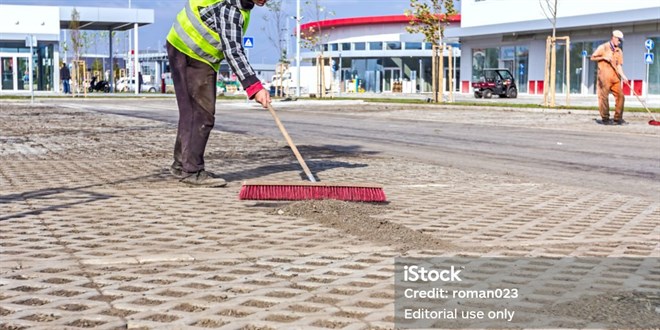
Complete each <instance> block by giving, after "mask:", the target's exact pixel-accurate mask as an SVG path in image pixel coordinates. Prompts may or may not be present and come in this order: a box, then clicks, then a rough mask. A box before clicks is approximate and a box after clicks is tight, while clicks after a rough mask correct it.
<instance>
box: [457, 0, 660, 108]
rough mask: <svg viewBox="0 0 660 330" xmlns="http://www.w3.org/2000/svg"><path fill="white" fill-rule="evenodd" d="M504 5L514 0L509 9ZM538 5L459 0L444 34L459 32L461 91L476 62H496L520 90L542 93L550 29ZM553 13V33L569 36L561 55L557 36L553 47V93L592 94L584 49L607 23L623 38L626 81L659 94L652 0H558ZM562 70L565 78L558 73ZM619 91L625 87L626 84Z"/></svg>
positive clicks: (606, 34)
mask: <svg viewBox="0 0 660 330" xmlns="http://www.w3.org/2000/svg"><path fill="white" fill-rule="evenodd" d="M511 8H516V10H515V14H513V12H512V11H511ZM547 12H548V11H547V8H546V13H547ZM546 13H544V10H543V8H542V7H541V5H540V4H539V2H538V1H521V0H462V1H461V17H462V19H461V23H460V28H458V29H452V30H450V31H447V36H449V37H453V38H459V39H460V43H461V51H462V54H463V57H462V61H461V73H462V78H461V91H462V92H464V93H470V92H472V87H471V84H470V82H471V81H474V80H476V79H478V78H479V76H480V74H481V72H482V71H483V69H486V68H498V67H499V68H508V69H509V70H510V71H511V72H512V73H513V74H514V76H515V77H516V79H517V81H518V86H519V91H520V92H521V93H528V94H542V93H543V90H544V88H545V85H546V82H545V81H544V77H545V72H544V68H545V58H546V55H545V54H546V39H547V37H548V36H550V35H552V23H551V20H550V19H549V18H548V17H547V16H546ZM557 13H558V14H557V20H556V36H557V37H569V38H570V39H569V40H570V44H569V47H568V56H567V55H566V44H565V43H563V42H560V43H559V44H558V47H557V69H556V72H555V74H556V85H555V86H556V91H557V92H558V93H566V92H567V91H569V90H570V93H571V94H595V93H596V74H597V72H596V63H595V62H592V61H590V60H589V57H590V56H591V54H592V53H593V51H594V50H595V49H596V47H598V46H599V45H600V44H602V43H604V42H607V41H609V39H610V36H611V33H612V31H613V30H621V31H623V33H624V39H625V42H624V46H623V51H624V65H623V67H624V71H625V73H626V75H627V76H628V78H629V79H630V80H631V85H632V88H633V89H634V90H635V91H636V92H637V93H638V94H646V93H648V94H652V95H653V94H655V95H658V94H660V64H659V63H658V56H659V52H658V47H657V44H658V42H660V2H658V1H648V0H627V1H614V0H580V1H574V0H558V2H557ZM649 39H650V40H653V41H655V44H656V47H654V48H653V49H652V50H650V52H651V53H654V54H655V61H654V63H653V64H649V65H647V63H645V53H647V51H648V50H647V49H646V48H645V41H646V40H649ZM567 64H570V66H568V67H567ZM567 70H568V73H569V78H568V80H570V82H567V81H566V72H567ZM647 71H648V75H647ZM624 92H625V93H626V94H628V95H630V94H631V91H630V88H628V87H627V86H624Z"/></svg>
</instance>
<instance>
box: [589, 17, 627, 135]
mask: <svg viewBox="0 0 660 330" xmlns="http://www.w3.org/2000/svg"><path fill="white" fill-rule="evenodd" d="M622 45H623V32H621V31H619V30H614V31H612V37H611V38H610V41H608V42H606V43H604V44H602V45H600V46H598V48H596V51H594V53H593V54H592V55H591V60H592V61H595V62H598V87H597V88H598V110H599V111H600V117H601V119H600V120H596V122H598V123H599V124H603V125H622V124H624V123H625V121H624V120H623V103H624V100H625V99H624V96H623V91H622V86H621V81H622V80H623V82H625V83H627V82H628V78H627V77H626V75H625V74H624V73H623V51H622V50H621V46H622ZM610 93H612V94H613V95H614V100H615V105H614V120H613V121H610V102H609V99H608V98H609V95H610Z"/></svg>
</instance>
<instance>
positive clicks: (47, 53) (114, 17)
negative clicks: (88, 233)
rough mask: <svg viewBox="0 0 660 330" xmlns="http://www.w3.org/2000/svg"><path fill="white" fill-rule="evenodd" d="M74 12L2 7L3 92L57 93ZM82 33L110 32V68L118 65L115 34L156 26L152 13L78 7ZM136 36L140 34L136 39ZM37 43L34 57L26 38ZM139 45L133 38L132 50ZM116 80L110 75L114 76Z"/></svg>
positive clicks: (0, 64) (0, 72) (0, 55)
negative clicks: (65, 34) (64, 37)
mask: <svg viewBox="0 0 660 330" xmlns="http://www.w3.org/2000/svg"><path fill="white" fill-rule="evenodd" d="M73 10H74V7H55V6H21V5H0V76H1V77H0V80H1V83H0V92H2V91H21V90H29V81H30V77H29V74H28V72H29V66H30V61H31V62H32V67H33V71H32V72H33V73H32V84H33V85H32V87H33V89H34V90H40V91H59V90H60V86H59V85H60V79H59V66H60V65H59V63H60V62H61V60H62V57H63V56H62V55H63V54H60V49H61V48H62V47H61V45H62V43H63V42H64V41H63V40H61V37H60V36H61V31H62V30H65V29H68V28H69V26H70V24H71V21H72V12H73ZM75 10H76V11H77V12H78V15H79V17H78V23H79V26H80V27H79V29H80V30H94V31H108V32H109V33H108V41H107V44H108V46H109V52H108V53H109V54H110V58H109V62H110V63H114V61H113V59H112V57H113V50H112V32H113V31H126V30H129V29H137V28H138V27H139V26H144V25H147V24H151V23H153V22H154V11H153V10H152V9H128V8H96V7H75ZM136 35H137V33H136ZM28 37H30V38H34V39H36V43H33V47H32V53H30V47H29V44H28V43H27V42H26V38H28ZM137 44H138V40H137V38H135V46H134V49H138V47H137ZM110 72H111V74H112V70H110Z"/></svg>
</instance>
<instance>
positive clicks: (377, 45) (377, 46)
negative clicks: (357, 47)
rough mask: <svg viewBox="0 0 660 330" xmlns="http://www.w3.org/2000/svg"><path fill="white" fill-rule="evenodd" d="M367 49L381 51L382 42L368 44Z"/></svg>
mask: <svg viewBox="0 0 660 330" xmlns="http://www.w3.org/2000/svg"><path fill="white" fill-rule="evenodd" d="M369 49H370V50H382V49H383V43H382V42H380V41H379V42H370V43H369Z"/></svg>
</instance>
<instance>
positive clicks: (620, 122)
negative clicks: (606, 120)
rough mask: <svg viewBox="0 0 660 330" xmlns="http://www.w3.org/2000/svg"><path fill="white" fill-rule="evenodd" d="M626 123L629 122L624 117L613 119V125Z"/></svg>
mask: <svg viewBox="0 0 660 330" xmlns="http://www.w3.org/2000/svg"><path fill="white" fill-rule="evenodd" d="M626 124H628V123H627V122H626V121H625V120H623V119H619V120H616V119H614V120H613V121H612V125H626Z"/></svg>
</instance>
